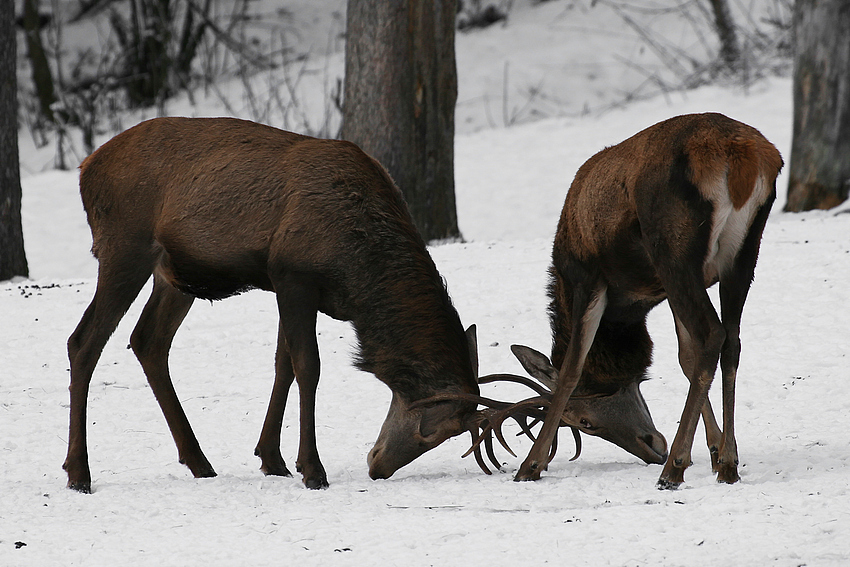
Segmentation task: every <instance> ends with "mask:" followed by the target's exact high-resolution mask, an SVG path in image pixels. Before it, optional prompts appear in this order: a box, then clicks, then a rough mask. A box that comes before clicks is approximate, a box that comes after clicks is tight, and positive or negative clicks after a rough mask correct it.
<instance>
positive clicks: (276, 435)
mask: <svg viewBox="0 0 850 567" xmlns="http://www.w3.org/2000/svg"><path fill="white" fill-rule="evenodd" d="M294 378H295V373H294V372H293V370H292V357H291V356H290V355H289V348H288V347H287V345H286V336H285V334H284V331H283V324H282V323H281V324H279V326H278V334H277V352H276V354H275V376H274V386H273V387H272V396H271V399H270V400H269V409H268V411H267V412H266V419H265V421H263V430H262V431H261V432H260V440H259V441H258V442H257V448H256V449H254V454H255V455H256V456H258V457H260V460H261V461H262V465H261V466H260V470H261V471H263V473H265V474H267V475H275V476H292V473H291V472H289V469H287V468H286V463H284V461H283V456H282V455H281V454H280V430H281V427H283V412H284V410H285V409H286V400H287V397H288V394H289V388H290V387H291V386H292V381H293V379H294Z"/></svg>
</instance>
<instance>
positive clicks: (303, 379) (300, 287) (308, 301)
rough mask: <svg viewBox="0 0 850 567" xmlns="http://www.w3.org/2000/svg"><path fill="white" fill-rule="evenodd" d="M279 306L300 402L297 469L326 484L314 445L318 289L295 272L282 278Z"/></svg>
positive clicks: (312, 482) (312, 484) (314, 483)
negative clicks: (300, 279)
mask: <svg viewBox="0 0 850 567" xmlns="http://www.w3.org/2000/svg"><path fill="white" fill-rule="evenodd" d="M278 289H279V291H278V294H277V299H278V310H279V311H280V320H281V325H282V330H283V334H284V337H285V340H286V345H287V347H288V349H289V355H290V357H291V359H292V369H293V370H294V372H295V379H296V380H297V382H298V392H299V400H300V403H301V408H300V409H301V416H300V417H301V427H300V441H299V444H298V459H297V460H296V462H295V466H296V470H298V471H299V472H300V473H301V474H302V475H303V480H304V485H305V486H307V488H314V489H315V488H326V487H327V486H328V478H327V475H326V473H325V468H324V467H323V466H322V461H321V460H320V459H319V450H318V447H317V446H316V389H317V388H318V385H319V371H320V364H319V345H318V343H317V341H316V315H317V313H318V310H319V309H318V306H319V293H318V290H316V289H315V287H313V286H311V285H309V283H305V282H301V281H299V279H298V278H297V277H296V276H291V275H290V276H289V277H286V278H284V281H283V282H282V287H280V288H278Z"/></svg>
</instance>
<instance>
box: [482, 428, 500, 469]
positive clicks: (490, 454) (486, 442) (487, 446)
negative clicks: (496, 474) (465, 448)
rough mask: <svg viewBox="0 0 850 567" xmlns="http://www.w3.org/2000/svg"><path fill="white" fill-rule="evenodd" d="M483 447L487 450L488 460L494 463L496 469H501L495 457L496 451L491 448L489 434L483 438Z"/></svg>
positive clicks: (491, 441) (491, 442) (491, 440)
mask: <svg viewBox="0 0 850 567" xmlns="http://www.w3.org/2000/svg"><path fill="white" fill-rule="evenodd" d="M484 448H485V449H486V450H487V456H488V457H489V458H490V462H491V463H493V464H494V465H496V469H498V470H500V471H501V470H502V463H500V462H499V459H497V458H496V452H495V451H494V450H493V439H492V438H491V437H490V436H489V435H488V436H487V439H485V440H484Z"/></svg>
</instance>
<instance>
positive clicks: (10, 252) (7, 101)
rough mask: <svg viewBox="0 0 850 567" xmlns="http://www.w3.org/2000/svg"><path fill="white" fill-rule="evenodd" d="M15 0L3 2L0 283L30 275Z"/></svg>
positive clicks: (0, 6) (0, 11)
mask: <svg viewBox="0 0 850 567" xmlns="http://www.w3.org/2000/svg"><path fill="white" fill-rule="evenodd" d="M15 39H16V38H15V1H14V0H0V281H4V280H8V279H11V278H13V277H15V276H28V275H29V270H28V268H27V257H26V255H25V254H24V235H23V230H22V229H21V170H20V166H19V163H18V93H17V88H18V85H17V79H16V76H15V73H16V66H17V44H16V43H15Z"/></svg>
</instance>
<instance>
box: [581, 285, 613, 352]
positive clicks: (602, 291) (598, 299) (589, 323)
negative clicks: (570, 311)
mask: <svg viewBox="0 0 850 567" xmlns="http://www.w3.org/2000/svg"><path fill="white" fill-rule="evenodd" d="M607 306H608V286H602V287H600V288H599V289H597V290H595V292H594V295H593V298H592V299H591V300H590V304H589V305H588V306H587V311H585V312H584V316H583V317H582V335H581V353H580V355H579V356H580V362H579V366H580V367H581V366H583V365H584V359H585V357H586V356H587V353H588V351H590V345H592V344H593V339H594V338H595V337H596V330H597V329H598V328H599V322H600V321H601V320H602V314H603V313H605V307H607Z"/></svg>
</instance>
